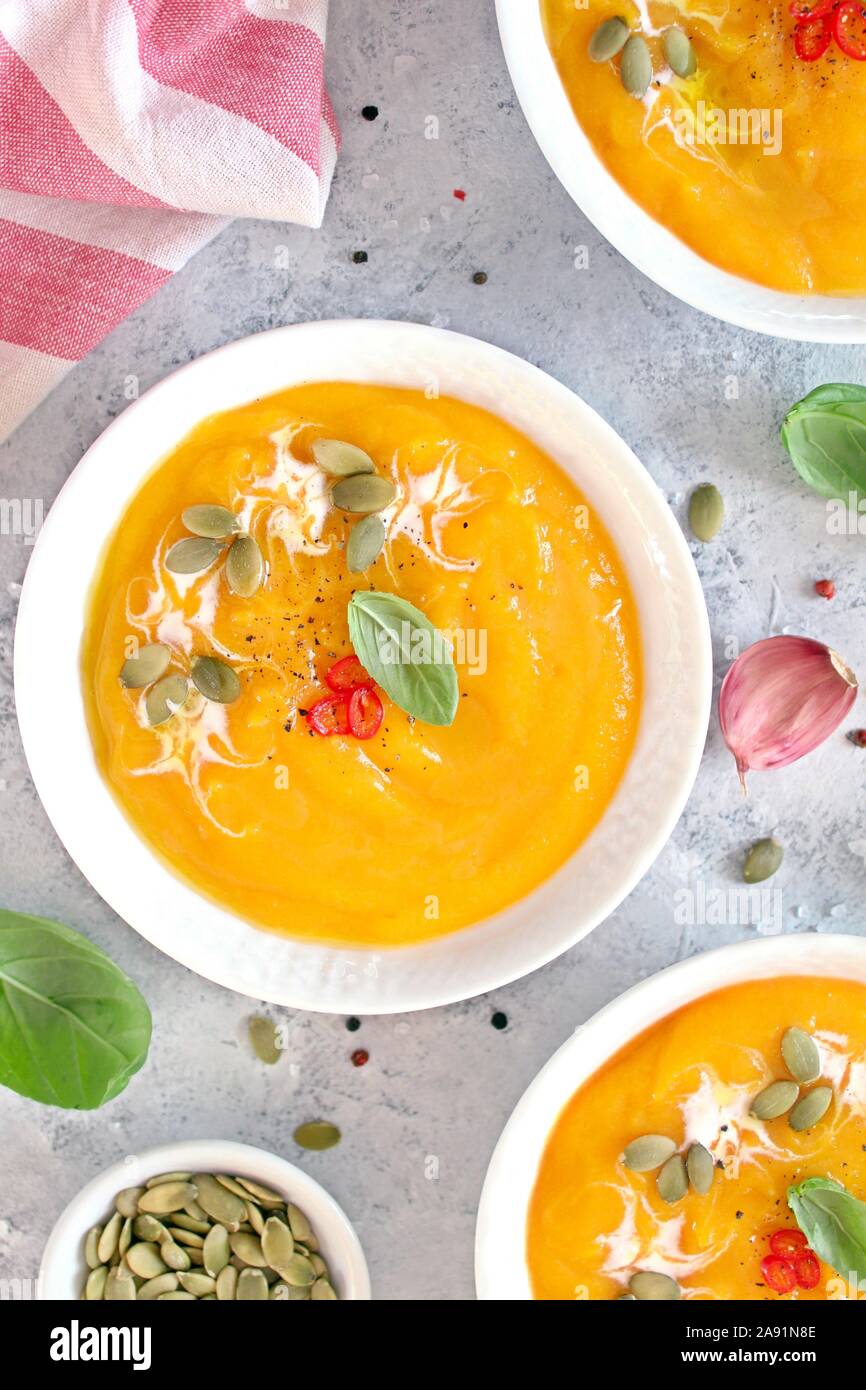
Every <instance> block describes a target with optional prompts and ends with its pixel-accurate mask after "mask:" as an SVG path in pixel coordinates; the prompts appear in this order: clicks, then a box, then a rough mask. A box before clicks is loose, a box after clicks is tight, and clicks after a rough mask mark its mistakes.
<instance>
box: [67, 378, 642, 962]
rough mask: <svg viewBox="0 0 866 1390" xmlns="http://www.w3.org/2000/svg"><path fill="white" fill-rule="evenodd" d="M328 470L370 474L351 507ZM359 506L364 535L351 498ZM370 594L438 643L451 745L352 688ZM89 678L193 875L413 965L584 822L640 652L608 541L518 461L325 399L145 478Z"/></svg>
mask: <svg viewBox="0 0 866 1390" xmlns="http://www.w3.org/2000/svg"><path fill="white" fill-rule="evenodd" d="M326 440H331V441H337V461H336V464H333V458H332V457H331V456H330V455H327V449H329V448H332V447H333V446H331V445H327V446H325V445H324V444H323V441H326ZM347 445H348V446H350V447H349V449H348V451H347V449H346V446H347ZM317 449H321V450H323V451H324V452H322V453H321V455H318V454H317V452H316V451H317ZM359 450H360V451H363V452H362V453H358V452H357V451H359ZM326 455H327V457H326ZM318 457H322V458H325V461H326V462H328V466H329V467H330V466H332V465H333V466H338V467H339V469H340V470H341V471H342V472H343V473H346V472H347V471H348V472H351V470H352V469H354V468H356V467H361V468H366V469H367V470H368V471H367V473H366V474H364V473H361V474H360V475H359V476H360V477H361V483H360V487H359V485H358V477H357V476H356V477H354V478H350V479H349V489H348V491H345V490H344V491H342V492H341V491H338V486H342V483H343V482H344V481H345V479H343V478H340V477H334V476H330V475H329V474H328V472H327V471H326V470H325V469H324V468H323V467H322V466H320V463H319V462H317V458H318ZM346 459H348V464H347V463H346ZM329 460H330V462H329ZM365 478H366V481H365ZM371 488H372V491H373V494H374V503H373V504H372V505H375V506H377V507H378V508H379V510H380V517H379V520H376V518H375V517H374V518H372V519H371V520H369V521H367V522H366V523H365V526H366V529H365V530H364V531H361V532H359V533H358V535H355V539H354V541H353V540H352V536H353V535H354V533H355V527H357V526H358V525H359V521H363V520H364V517H363V516H362V517H361V518H359V517H358V516H357V515H354V514H352V513H351V512H349V511H347V510H345V504H346V502H347V501H349V500H351V499H352V497H354V496H355V494H359V493H362V494H364V496H365V497H366V492H368V491H369V490H370V489H371ZM337 498H339V500H340V506H339V507H338V506H337V504H336V500H335V499H337ZM362 502H363V499H362ZM356 505H359V506H360V505H362V503H357V502H356ZM364 505H366V503H364ZM190 508H192V511H189V509H190ZM214 516H215V517H216V518H217V523H219V518H220V517H225V516H228V522H227V523H224V524H222V526H221V525H220V524H214V522H213V518H214ZM380 521H381V523H382V528H381V529H380ZM221 529H222V531H223V532H225V531H226V530H228V531H229V534H228V535H225V534H224V535H223V536H222V537H217V538H216V539H213V538H211V539H208V538H207V535H205V536H202V535H201V533H202V532H206V533H211V535H212V533H213V532H214V531H217V532H218V531H220V530H221ZM359 536H360V537H362V538H363V541H364V544H363V545H362V546H360V547H357V542H358V539H359ZM247 538H249V539H247ZM241 540H242V542H243V544H242V545H239V542H240V541H241ZM253 542H254V544H253ZM347 542H348V546H349V551H348V556H347ZM235 546H239V548H238V549H237V550H236V549H235ZM353 546H356V549H355V550H354V551H353V550H352V547H353ZM371 546H372V550H373V551H375V550H376V547H377V546H379V547H380V549H379V553H378V556H377V558H374V559H373V560H372V562H369V556H370V554H371V553H372V552H371V550H370V549H369V547H371ZM178 547H180V548H179V549H178ZM244 547H245V548H244ZM359 550H360V551H361V552H362V557H361V560H360V561H359V560H358V553H359ZM353 555H354V560H355V563H356V565H357V564H358V563H360V564H361V565H362V566H364V565H365V566H366V567H364V568H362V571H361V572H355V573H352V572H350V570H349V568H348V559H349V558H351V557H352V556H353ZM259 559H260V560H261V564H262V569H261V571H260V572H257V571H256V564H257V563H258V560H259ZM205 562H206V563H205ZM241 562H242V563H241ZM202 565H204V568H202ZM232 565H234V567H235V568H234V571H233V570H232ZM251 565H252V569H251V568H250V566H251ZM178 566H180V569H181V571H182V572H180V573H178V572H177V569H178ZM238 575H240V579H239V578H238ZM356 591H357V592H358V593H360V594H361V596H362V597H363V598H366V597H367V596H368V595H369V594H370V593H373V592H374V591H376V593H377V594H379V595H381V593H385V594H389V595H397V596H398V600H399V602H400V603H403V602H408V603H409V604H411V605H413V611H416V610H417V611H418V612H420V613H423V615H424V618H425V620H429V622H430V623H432V624H433V627H434V629H435V631H436V633H438V634H444V636H445V637H446V638H447V639H448V644H449V649H450V652H451V653H452V654H453V665H454V669H455V670H456V691H455V692H454V704H455V708H454V709H453V710H451V711H448V712H446V713H445V714H444V715H441V718H440V716H439V715H437V714H436V713H435V712H434V713H433V714H432V715H431V718H440V722H428V721H427V717H426V716H424V717H415V716H414V715H411V714H409V713H407V712H406V711H405V709H404V708H403V707H401V706H400V705H398V704H397V703H395V701H394V700H392V699H391V698H389V696H388V695H387V693H386V692H385V691H384V690H383V689H381V688H380V687H377V686H375V684H374V683H373V682H372V681H370V680H368V681H367V688H364V683H363V673H364V668H362V667H360V666H359V663H358V659H357V657H355V656H354V655H353V649H352V646H351V644H350V636H349V628H348V622H347V605H348V602H349V600H350V599H351V598H352V595H353V592H356ZM374 597H375V595H374ZM449 659H451V658H449ZM127 662H129V663H130V664H129V665H127V664H126V663H127ZM202 662H203V663H204V664H202ZM143 668H146V669H144V670H143ZM359 671H360V672H361V674H360V676H359V675H358V672H359ZM142 672H143V673H142ZM83 681H84V690H85V694H86V702H87V709H88V718H89V724H90V730H91V733H92V738H93V742H94V746H95V750H96V754H97V757H98V761H99V764H100V767H101V769H102V772H103V774H104V776H105V779H106V781H107V782H108V784H109V786H110V788H111V790H112V791H113V793H114V795H115V797H116V798H117V800H118V801H119V803H120V805H121V806H122V808H123V810H124V811H125V813H126V815H127V816H128V818H129V819H130V820H131V822H132V823H133V825H134V826H135V828H136V829H137V830H138V831H139V833H140V834H141V835H142V836H143V837H144V838H145V839H146V840H147V842H148V843H149V844H150V845H151V846H152V848H153V849H154V850H155V851H156V852H157V853H158V854H159V855H160V856H161V857H162V858H163V860H164V861H165V862H167V864H168V865H169V866H170V867H172V868H173V869H174V870H175V871H176V872H177V873H178V874H180V875H181V876H183V877H184V878H185V879H187V880H188V881H189V882H190V883H191V884H192V885H194V886H195V887H196V888H197V889H198V890H199V891H200V892H201V893H203V894H205V895H207V896H208V897H210V898H211V899H213V900H215V901H216V902H217V903H219V904H221V905H223V906H225V907H227V908H229V909H231V910H232V911H233V912H235V913H237V914H239V915H240V916H242V917H244V918H246V919H247V920H249V921H251V922H253V923H255V924H258V925H261V926H263V927H267V928H272V929H275V930H277V931H279V932H283V933H286V934H290V935H293V936H301V937H307V938H318V939H320V940H327V941H332V942H344V943H360V942H365V943H380V944H383V945H401V944H404V943H407V942H413V941H419V940H423V939H425V938H430V937H434V936H437V935H440V934H442V933H445V932H449V931H453V930H454V929H455V928H459V927H463V926H466V925H467V924H469V923H472V922H475V921H478V920H480V919H482V918H484V917H487V916H488V915H489V914H491V913H493V912H496V911H497V910H498V909H501V908H504V907H506V906H507V905H509V904H511V903H513V902H514V901H515V900H517V899H519V898H521V897H522V896H524V895H525V894H527V893H528V892H530V890H531V889H533V888H535V887H536V886H537V885H538V884H539V883H541V882H542V881H543V880H544V879H546V878H547V877H548V876H549V875H550V874H551V873H552V872H553V871H554V870H556V869H557V868H558V867H559V866H560V865H561V864H562V863H563V861H564V860H565V859H566V858H567V857H568V856H569V855H570V854H571V853H572V852H573V851H574V850H575V849H576V848H577V847H578V846H579V845H580V843H581V842H582V841H583V840H584V839H585V837H586V836H587V835H588V834H589V832H590V831H591V830H592V828H593V826H594V825H596V824H597V822H598V820H599V817H600V816H601V815H602V813H603V812H604V810H605V807H606V806H607V805H608V803H609V802H610V799H611V797H612V796H613V794H614V792H615V790H616V787H617V783H618V782H619V779H620V777H621V776H622V773H623V769H624V768H625V766H626V763H627V761H628V758H629V754H630V752H631V749H632V746H633V743H634V738H635V732H636V727H637V722H638V711H639V705H640V688H641V687H640V683H641V676H640V642H639V636H638V627H637V618H636V612H635V604H634V600H633V598H632V595H631V593H630V592H629V586H628V583H627V581H626V577H625V574H624V572H623V567H622V565H621V562H620V560H619V558H618V556H617V554H616V552H615V550H614V548H613V545H612V544H611V541H610V538H609V536H608V534H607V533H606V531H605V528H604V523H603V520H602V519H601V518H599V517H598V516H597V515H596V514H595V513H594V512H593V510H592V508H590V507H588V506H587V504H586V502H585V499H584V498H583V497H582V496H581V495H580V493H579V492H578V490H577V489H576V488H575V486H574V485H573V483H572V482H571V481H570V480H569V478H567V477H566V475H565V474H564V473H563V472H562V471H561V470H560V469H559V468H558V467H557V465H556V464H554V462H553V461H552V460H551V459H550V458H548V457H547V456H546V455H545V454H543V453H542V452H541V451H540V450H539V449H537V448H536V447H535V446H534V445H533V444H532V443H531V442H530V441H529V440H528V439H526V438H525V437H524V436H522V435H521V434H519V433H518V432H517V431H516V430H514V429H512V428H510V427H509V426H507V425H506V424H504V423H503V422H502V421H501V420H499V419H496V418H495V417H494V416H492V415H490V414H488V413H486V412H485V411H483V410H480V409H478V408H476V407H474V406H471V405H467V404H465V403H462V402H460V401H457V400H449V399H440V400H427V399H426V398H425V396H424V395H423V394H421V393H419V392H413V391H408V390H397V389H388V388H384V387H377V386H363V385H351V384H344V383H331V384H317V385H307V386H303V387H298V388H295V389H292V390H288V391H285V392H284V393H282V394H280V395H277V396H273V397H270V398H268V399H265V400H260V401H256V402H254V403H253V404H251V405H248V406H246V407H244V408H242V409H237V410H232V411H229V412H227V413H225V414H222V415H217V416H214V417H212V418H210V419H208V420H205V421H204V422H203V423H202V424H201V425H200V426H199V427H198V428H197V429H195V430H194V431H193V432H192V433H191V434H190V435H189V436H188V437H187V438H186V439H185V440H184V441H183V442H182V443H181V444H180V445H179V446H178V448H177V449H176V450H175V451H174V452H173V453H172V454H171V455H170V456H169V457H168V458H166V459H165V460H164V461H163V462H162V463H161V464H160V465H159V466H158V467H157V468H156V470H155V472H154V473H153V474H152V475H151V476H150V477H149V478H148V480H147V481H146V482H145V483H144V485H143V486H142V487H141V489H140V490H139V492H138V494H137V496H136V497H135V498H134V500H133V502H132V503H131V505H130V506H129V508H128V510H127V512H126V514H125V515H124V516H123V518H122V519H121V521H120V524H119V526H118V528H117V531H116V533H115V535H114V536H113V537H112V538H111V540H110V542H109V544H108V547H107V551H106V554H105V557H104V560H103V563H102V566H101V570H100V572H99V575H98V579H97V581H96V583H95V587H94V590H93V594H92V598H91V602H90V610H89V617H88V622H87V630H86V635H85V640H84V647H83ZM359 682H360V684H359ZM332 686H333V689H334V690H336V692H337V693H333V691H332ZM343 691H345V692H346V693H341V692H343ZM353 711H354V713H353ZM449 713H450V714H451V715H452V716H453V717H452V718H451V722H450V723H448V722H447V719H448V714H449Z"/></svg>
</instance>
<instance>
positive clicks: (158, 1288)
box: [138, 1270, 177, 1303]
mask: <svg viewBox="0 0 866 1390" xmlns="http://www.w3.org/2000/svg"><path fill="white" fill-rule="evenodd" d="M176 1288H177V1275H176V1274H172V1272H171V1270H169V1271H168V1273H167V1274H158V1275H157V1276H156V1278H155V1279H148V1280H147V1283H145V1284H142V1286H141V1288H140V1289H139V1291H138V1300H139V1302H140V1303H148V1302H151V1301H152V1300H153V1299H155V1298H159V1296H160V1294H163V1293H174V1291H175V1289H176Z"/></svg>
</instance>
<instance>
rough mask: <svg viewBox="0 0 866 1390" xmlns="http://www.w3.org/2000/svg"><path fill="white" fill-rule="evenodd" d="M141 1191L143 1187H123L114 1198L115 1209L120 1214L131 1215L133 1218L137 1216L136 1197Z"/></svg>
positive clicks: (137, 1197)
mask: <svg viewBox="0 0 866 1390" xmlns="http://www.w3.org/2000/svg"><path fill="white" fill-rule="evenodd" d="M143 1191H144V1188H143V1187H125V1188H124V1189H123V1191H122V1192H118V1194H117V1196H116V1197H115V1199H114V1207H115V1210H116V1211H119V1212H120V1214H121V1216H131V1217H132V1218H133V1220H134V1219H135V1217H136V1216H138V1199H139V1197H140V1196H141V1194H142V1192H143Z"/></svg>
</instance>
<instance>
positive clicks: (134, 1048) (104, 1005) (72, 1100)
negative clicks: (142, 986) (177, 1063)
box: [0, 909, 151, 1110]
mask: <svg viewBox="0 0 866 1390" xmlns="http://www.w3.org/2000/svg"><path fill="white" fill-rule="evenodd" d="M150 1029H151V1021H150V1010H149V1009H148V1007H147V1004H146V1003H145V1001H144V999H143V998H142V996H141V995H140V994H139V992H138V990H137V989H136V987H135V985H134V984H133V983H132V981H131V980H129V979H127V977H126V975H124V974H123V972H122V970H120V969H119V968H118V966H116V965H115V964H114V961H113V960H111V959H110V957H109V956H107V955H106V954H105V952H104V951H101V950H100V949H99V947H98V946H94V945H93V943H92V942H91V941H88V940H87V937H85V936H81V935H80V934H79V933H78V932H76V931H72V929H71V928H70V927H64V926H61V924H60V923H59V922H48V921H46V920H45V918H43V917H28V916H25V915H24V914H23V913H20V912H7V911H4V910H3V909H0V1085H3V1086H8V1087H9V1088H10V1089H11V1090H13V1091H17V1092H18V1093H19V1095H22V1096H27V1097H28V1098H29V1099H30V1100H38V1101H40V1102H41V1103H42V1104H43V1105H58V1106H61V1107H62V1108H63V1109H65V1110H95V1109H96V1108H97V1107H98V1106H100V1105H104V1104H105V1102H106V1101H109V1100H113V1099H114V1097H115V1096H116V1095H119V1093H120V1092H121V1091H122V1090H123V1089H124V1087H125V1086H126V1083H127V1082H128V1081H129V1078H130V1077H131V1076H132V1075H134V1073H135V1072H137V1071H138V1069H139V1067H140V1066H141V1065H142V1063H143V1062H144V1060H145V1058H146V1056H147V1049H148V1046H149V1044H150Z"/></svg>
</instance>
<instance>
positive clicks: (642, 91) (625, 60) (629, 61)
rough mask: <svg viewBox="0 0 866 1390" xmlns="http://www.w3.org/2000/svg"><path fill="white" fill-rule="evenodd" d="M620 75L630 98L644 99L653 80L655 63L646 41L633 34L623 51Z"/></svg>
mask: <svg viewBox="0 0 866 1390" xmlns="http://www.w3.org/2000/svg"><path fill="white" fill-rule="evenodd" d="M619 75H620V78H621V80H622V85H623V86H624V87H625V89H626V91H627V92H628V94H629V96H633V97H644V96H646V92H647V88H648V87H649V84H650V83H651V82H652V78H653V63H652V58H651V57H650V51H649V48H648V46H647V42H646V39H642V38H641V36H640V34H632V35H631V36H630V37H629V38H628V39H627V40H626V44H625V47H624V49H623V50H622V58H621V59H620V66H619Z"/></svg>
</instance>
